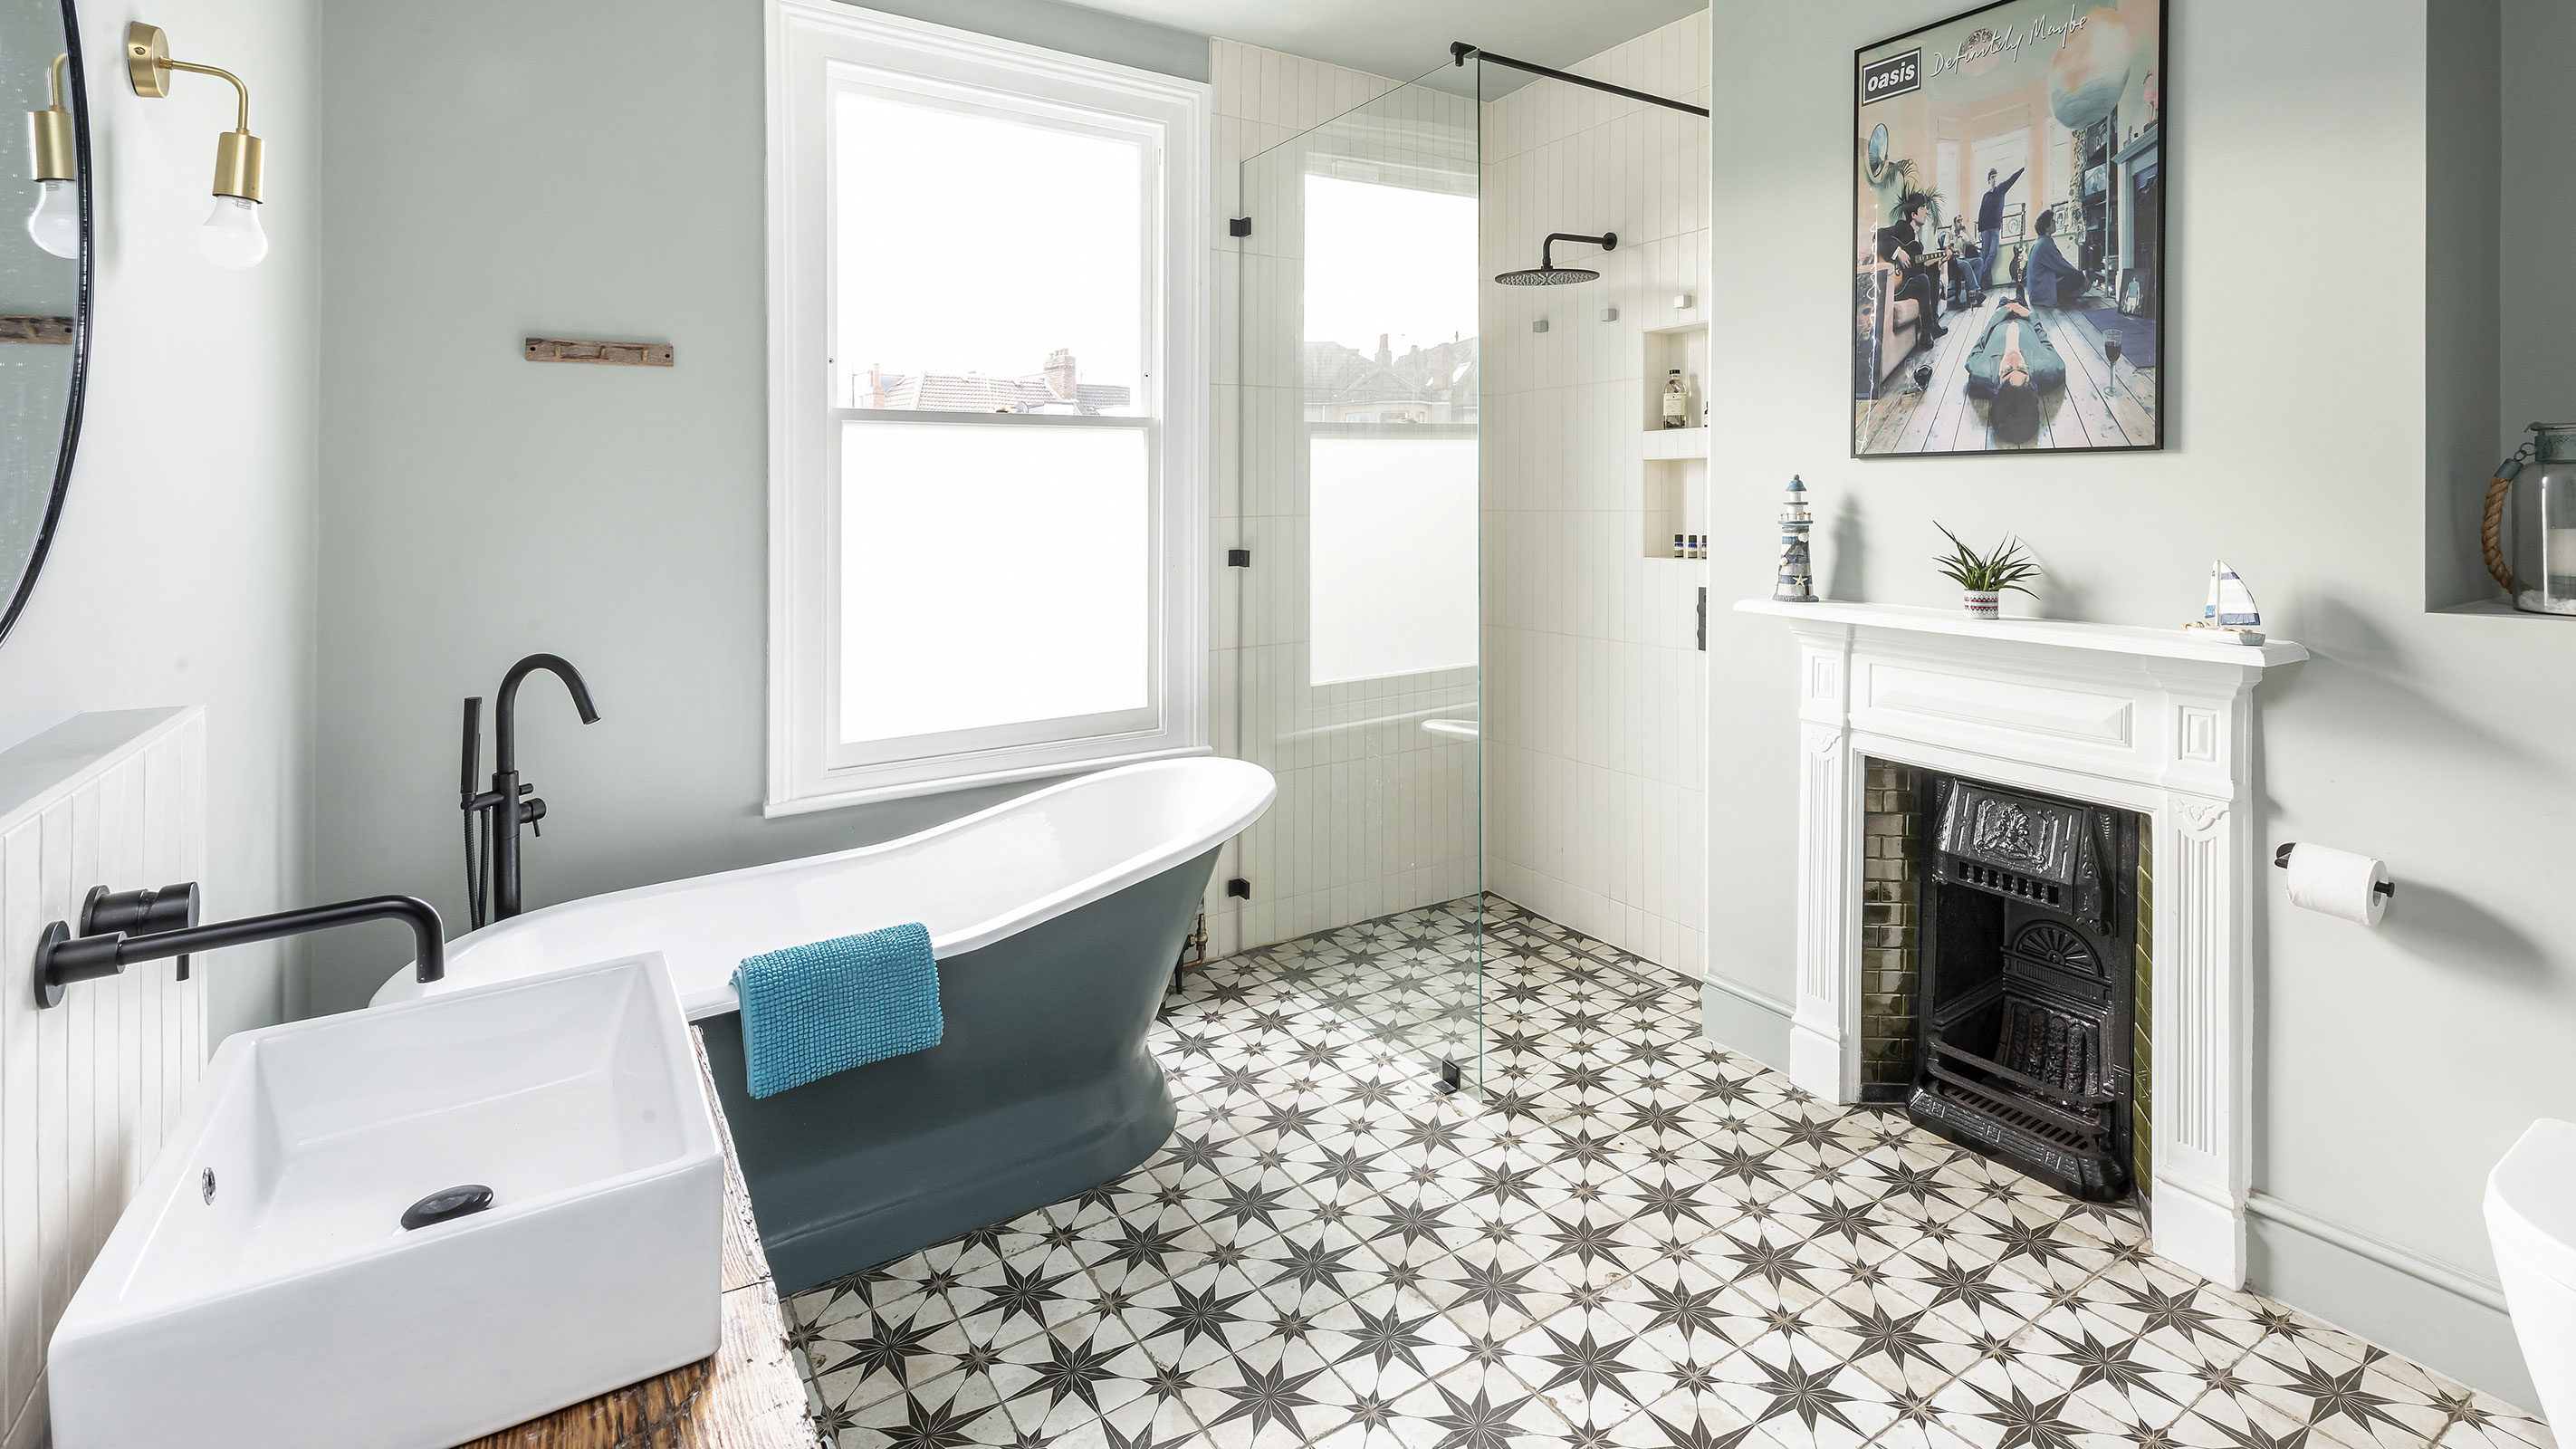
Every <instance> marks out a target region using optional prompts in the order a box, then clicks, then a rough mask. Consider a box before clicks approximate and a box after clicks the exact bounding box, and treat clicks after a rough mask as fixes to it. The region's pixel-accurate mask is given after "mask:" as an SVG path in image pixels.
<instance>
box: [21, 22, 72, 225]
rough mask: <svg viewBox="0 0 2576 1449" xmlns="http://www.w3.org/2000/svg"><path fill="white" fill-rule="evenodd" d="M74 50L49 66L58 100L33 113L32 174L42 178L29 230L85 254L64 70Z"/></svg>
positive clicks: (29, 138)
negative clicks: (65, 102) (82, 246)
mask: <svg viewBox="0 0 2576 1449" xmlns="http://www.w3.org/2000/svg"><path fill="white" fill-rule="evenodd" d="M70 65H71V56H70V55H69V54H64V55H58V56H55V57H54V63H53V65H52V66H51V67H50V68H49V69H48V70H47V71H46V73H45V76H46V80H47V82H48V84H50V85H51V86H52V88H53V94H52V100H53V104H51V105H49V106H47V107H45V108H44V109H43V110H41V111H29V112H28V113H27V155H28V168H29V177H28V179H30V180H32V181H34V182H35V183H36V209H35V210H34V211H33V212H31V213H29V214H28V217H27V235H28V236H29V237H31V238H33V239H34V241H35V243H36V245H38V246H40V247H43V248H44V249H45V250H47V251H49V252H52V253H53V254H54V255H55V256H58V257H68V258H75V259H76V258H78V257H79V256H80V153H79V150H78V148H77V147H75V146H74V145H73V143H72V113H71V112H69V111H67V110H64V109H63V79H64V73H65V72H66V71H67V70H68V69H69V68H70Z"/></svg>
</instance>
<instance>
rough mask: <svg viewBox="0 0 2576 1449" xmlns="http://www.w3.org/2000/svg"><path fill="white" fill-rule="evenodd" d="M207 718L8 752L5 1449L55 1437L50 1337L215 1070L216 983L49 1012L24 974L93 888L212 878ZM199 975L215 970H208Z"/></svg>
mask: <svg viewBox="0 0 2576 1449" xmlns="http://www.w3.org/2000/svg"><path fill="white" fill-rule="evenodd" d="M205 771H206V723H205V713H204V711H203V710H199V709H165V710H124V711H117V712H114V713H106V714H85V715H78V716H75V717H73V718H72V719H70V720H67V721H65V722H64V723H63V724H62V725H60V726H57V727H56V728H54V729H52V730H48V731H47V732H45V733H44V734H41V735H38V736H37V737H36V738H34V739H32V740H29V741H27V742H25V743H24V744H21V745H19V746H17V747H16V748H14V749H11V750H8V751H6V752H0V975H5V977H6V979H7V980H8V981H9V982H11V983H14V985H13V986H11V987H10V988H9V989H5V990H0V1424H5V1425H6V1426H7V1429H6V1433H5V1434H0V1445H5V1446H8V1449H16V1446H19V1445H37V1444H41V1443H43V1442H45V1439H46V1437H47V1436H46V1415H47V1401H46V1398H45V1392H44V1358H45V1342H46V1340H47V1338H48V1337H49V1336H50V1335H51V1334H52V1332H53V1328H54V1323H55V1320H56V1319H57V1318H59V1317H60V1316H61V1314H62V1311H63V1306H64V1305H65V1304H66V1303H68V1302H69V1301H70V1299H71V1294H72V1290H73V1289H75V1288H77V1287H78V1286H79V1285H80V1280H81V1275H82V1274H83V1273H84V1272H86V1271H87V1270H88V1268H89V1265H90V1262H91V1260H92V1259H94V1258H95V1257H96V1256H97V1254H98V1250H99V1247H100V1245H101V1244H102V1243H104V1242H105V1241H106V1239H107V1233H108V1230H109V1229H110V1228H112V1227H114V1226H115V1224H116V1218H117V1214H118V1213H119V1212H120V1211H122V1210H123V1208H124V1206H125V1200H126V1197H127V1195H128V1194H129V1193H131V1192H132V1191H133V1187H134V1184H135V1182H136V1181H137V1180H138V1179H140V1178H141V1176H142V1174H143V1172H144V1169H145V1168H147V1167H148V1166H150V1164H151V1161H152V1157H153V1154H154V1153H155V1152H156V1151H157V1150H158V1149H159V1147H160V1145H161V1138H162V1134H163V1133H164V1131H165V1130H166V1129H167V1127H168V1124H169V1123H170V1122H172V1121H173V1120H175V1119H176V1118H177V1116H178V1113H179V1108H180V1105H181V1103H182V1102H183V1101H184V1100H185V1099H186V1097H187V1094H188V1092H189V1090H190V1089H191V1088H193V1087H194V1086H195V1085H196V1083H197V1078H198V1075H199V1073H200V1072H201V1071H202V1070H203V1069H204V1065H205V993H204V984H203V983H204V973H203V971H202V969H201V970H199V971H196V972H193V973H192V974H191V979H190V980H187V981H179V980H177V979H176V971H175V969H174V968H173V966H172V965H171V963H169V962H154V963H152V964H150V965H147V966H140V967H136V968H134V969H132V970H129V971H126V972H125V973H124V974H122V975H120V976H114V977H110V978H107V979H105V980H100V981H87V982H80V983H77V984H75V985H73V986H72V987H70V988H69V989H68V990H67V991H66V992H65V994H64V999H63V1002H62V1004H61V1005H59V1006H57V1007H54V1008H52V1009H50V1010H40V1009H39V1008H38V1007H37V1006H36V1002H35V996H34V993H33V992H32V991H31V990H30V989H28V985H27V975H26V972H27V967H28V964H29V963H30V961H31V959H32V958H33V956H34V953H35V949H36V940H37V937H38V936H39V935H40V934H41V933H42V932H43V930H44V928H45V926H46V925H47V923H49V922H52V921H74V922H76V920H77V917H78V913H79V909H80V903H81V898H82V897H83V896H85V895H87V894H88V892H89V889H90V887H92V886H94V885H104V886H106V887H107V888H108V889H110V890H131V889H134V888H136V887H142V886H163V885H170V884H174V883H176V882H179V881H186V880H196V879H199V878H200V877H201V876H202V875H203V874H204V866H205ZM199 965H200V967H202V965H203V963H202V962H200V963H199Z"/></svg>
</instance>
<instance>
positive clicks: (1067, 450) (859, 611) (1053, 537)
mask: <svg viewBox="0 0 2576 1449" xmlns="http://www.w3.org/2000/svg"><path fill="white" fill-rule="evenodd" d="M1150 545H1151V528H1150V523H1149V520H1148V517H1147V487H1146V460H1145V435H1144V432H1143V431H1142V430H1141V429H1135V428H1075V427H1047V426H1044V425H1032V426H1018V427H1011V426H997V425H989V424H988V425H983V426H971V425H970V426H959V425H956V424H937V423H891V422H889V423H857V422H853V423H845V424H844V425H843V426H842V433H841V641H842V642H841V740H842V742H843V743H845V744H854V743H858V742H860V741H864V740H886V739H900V738H904V737H907V736H911V735H926V734H933V733H937V732H941V731H947V730H963V729H977V728H983V727H987V726H992V725H1010V724H1019V723H1025V722H1031V721H1043V720H1056V719H1065V718H1070V717H1074V716H1080V715H1095V714H1106V713H1111V712H1114V711H1120V710H1135V709H1142V708H1145V707H1146V706H1147V705H1149V704H1150V703H1151V702H1152V699H1151V692H1150V687H1149V684H1148V680H1147V673H1146V671H1147V666H1148V662H1149V658H1150V653H1151V639H1150V635H1149V629H1150V627H1151V622H1152V607H1153V601H1152V597H1151V591H1150V583H1149V578H1150V573H1149V567H1148V565H1149V561H1150Z"/></svg>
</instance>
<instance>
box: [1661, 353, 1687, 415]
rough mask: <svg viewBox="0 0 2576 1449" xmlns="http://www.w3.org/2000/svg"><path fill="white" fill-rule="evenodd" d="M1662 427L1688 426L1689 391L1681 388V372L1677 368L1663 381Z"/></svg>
mask: <svg viewBox="0 0 2576 1449" xmlns="http://www.w3.org/2000/svg"><path fill="white" fill-rule="evenodd" d="M1664 426H1665V427H1668V428H1684V427H1688V426H1690V390H1689V389H1688V388H1685V387H1683V386H1682V370H1681V369H1680V368H1678V367H1676V368H1674V369H1673V370H1672V371H1671V372H1669V373H1667V374H1666V375H1665V379H1664Z"/></svg>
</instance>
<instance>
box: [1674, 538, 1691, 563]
mask: <svg viewBox="0 0 2576 1449" xmlns="http://www.w3.org/2000/svg"><path fill="white" fill-rule="evenodd" d="M1683 539H1684V535H1682V534H1678V533H1676V534H1674V535H1673V557H1675V558H1689V557H1690V545H1689V544H1687V543H1685V542H1684V541H1683Z"/></svg>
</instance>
